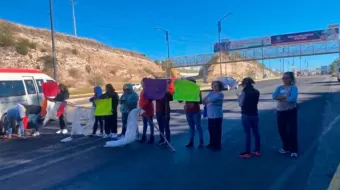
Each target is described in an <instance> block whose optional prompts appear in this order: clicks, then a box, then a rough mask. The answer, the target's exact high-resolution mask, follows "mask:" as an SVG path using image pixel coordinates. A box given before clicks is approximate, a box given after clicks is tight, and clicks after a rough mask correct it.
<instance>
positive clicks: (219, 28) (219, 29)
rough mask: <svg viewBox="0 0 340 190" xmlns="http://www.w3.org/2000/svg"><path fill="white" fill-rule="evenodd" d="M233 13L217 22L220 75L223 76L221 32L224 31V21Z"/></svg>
mask: <svg viewBox="0 0 340 190" xmlns="http://www.w3.org/2000/svg"><path fill="white" fill-rule="evenodd" d="M232 14H233V13H228V14H226V15H224V16H223V17H222V18H221V19H220V20H219V21H218V22H217V32H218V46H219V56H220V74H221V76H222V53H221V31H222V24H221V23H222V21H223V20H224V19H225V18H227V17H228V16H230V15H232ZM225 70H226V75H228V71H227V67H226V68H225Z"/></svg>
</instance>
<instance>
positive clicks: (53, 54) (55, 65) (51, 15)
mask: <svg viewBox="0 0 340 190" xmlns="http://www.w3.org/2000/svg"><path fill="white" fill-rule="evenodd" d="M49 2H50V23H51V38H52V58H53V78H54V80H55V81H56V80H57V58H56V57H57V55H56V51H55V41H54V21H53V3H52V0H49Z"/></svg>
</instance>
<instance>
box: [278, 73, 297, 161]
mask: <svg viewBox="0 0 340 190" xmlns="http://www.w3.org/2000/svg"><path fill="white" fill-rule="evenodd" d="M282 81H283V85H280V86H278V87H277V88H276V90H275V92H274V93H273V99H274V100H277V106H276V110H277V125H278V128H279V134H280V137H281V141H282V145H283V147H282V149H280V150H279V152H280V153H282V154H286V153H291V157H292V158H296V157H298V141H297V98H298V88H297V87H296V86H295V77H294V73H293V72H286V73H285V74H284V75H283V77H282Z"/></svg>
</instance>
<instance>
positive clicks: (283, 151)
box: [279, 148, 289, 154]
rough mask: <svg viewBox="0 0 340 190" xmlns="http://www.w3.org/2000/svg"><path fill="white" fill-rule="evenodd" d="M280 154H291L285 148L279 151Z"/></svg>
mask: <svg viewBox="0 0 340 190" xmlns="http://www.w3.org/2000/svg"><path fill="white" fill-rule="evenodd" d="M279 153H281V154H287V153H289V151H286V150H284V149H283V148H281V149H280V150H279Z"/></svg>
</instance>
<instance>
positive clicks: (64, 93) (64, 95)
mask: <svg viewBox="0 0 340 190" xmlns="http://www.w3.org/2000/svg"><path fill="white" fill-rule="evenodd" d="M69 97H70V93H69V92H68V89H67V87H66V86H65V85H64V84H62V83H60V84H59V92H58V94H57V96H56V97H54V98H52V99H49V100H50V101H53V102H65V101H66V100H67V99H69ZM59 127H60V130H59V131H57V132H56V133H57V134H60V133H62V134H67V133H68V131H67V126H66V121H65V116H64V114H62V115H61V116H60V117H59Z"/></svg>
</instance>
